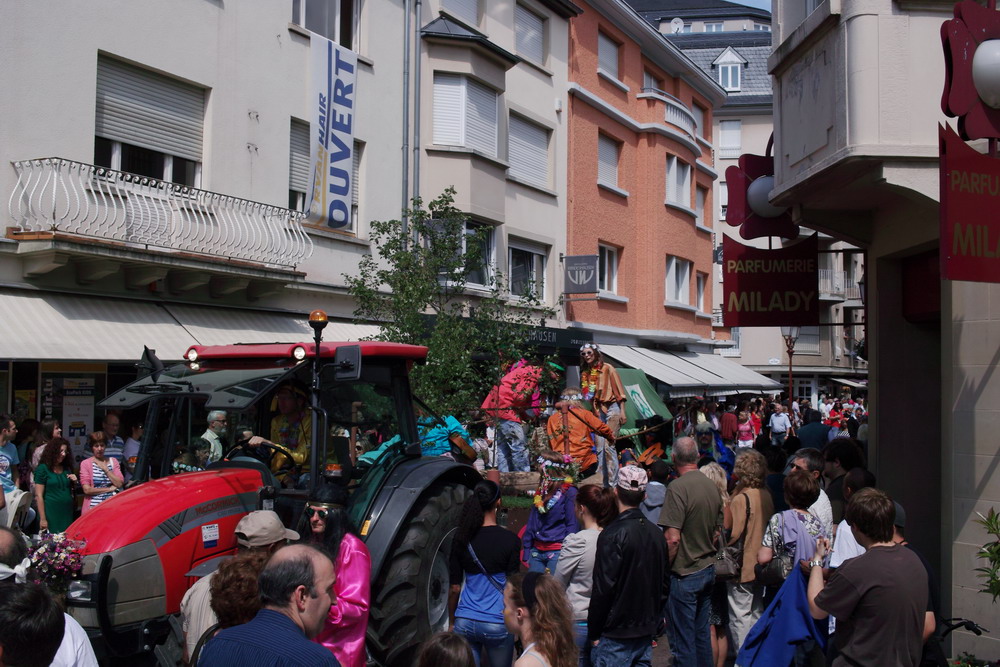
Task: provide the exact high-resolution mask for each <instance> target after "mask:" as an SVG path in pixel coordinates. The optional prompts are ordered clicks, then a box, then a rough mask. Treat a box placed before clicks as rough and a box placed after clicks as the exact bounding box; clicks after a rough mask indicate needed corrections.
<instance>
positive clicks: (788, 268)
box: [722, 234, 819, 327]
mask: <svg viewBox="0 0 1000 667" xmlns="http://www.w3.org/2000/svg"><path fill="white" fill-rule="evenodd" d="M722 256H723V263H722V298H723V302H722V322H723V324H724V325H725V326H727V327H776V326H814V325H817V324H819V271H818V270H817V268H818V264H819V237H818V236H816V235H815V234H813V235H812V236H811V237H810V238H808V239H806V240H804V241H800V242H799V243H796V244H795V245H793V246H790V247H787V248H779V249H777V250H767V249H766V248H751V247H749V246H745V245H743V244H742V243H740V242H739V241H736V240H735V239H731V238H729V237H728V236H726V237H725V238H724V239H723V249H722Z"/></svg>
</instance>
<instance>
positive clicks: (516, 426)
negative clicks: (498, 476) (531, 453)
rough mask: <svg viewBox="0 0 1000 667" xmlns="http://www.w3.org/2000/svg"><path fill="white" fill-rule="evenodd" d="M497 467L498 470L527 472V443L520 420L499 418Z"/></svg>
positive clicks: (528, 466) (529, 467)
mask: <svg viewBox="0 0 1000 667" xmlns="http://www.w3.org/2000/svg"><path fill="white" fill-rule="evenodd" d="M496 441H497V467H498V468H499V469H500V472H528V471H529V470H531V465H530V464H529V463H528V445H527V442H526V439H525V437H524V427H523V426H522V425H521V422H515V421H509V420H507V419H501V420H500V425H499V426H498V427H497V432H496Z"/></svg>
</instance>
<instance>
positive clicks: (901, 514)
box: [892, 500, 906, 528]
mask: <svg viewBox="0 0 1000 667" xmlns="http://www.w3.org/2000/svg"><path fill="white" fill-rule="evenodd" d="M892 504H893V505H895V506H896V520H895V521H893V522H892V525H894V526H899V527H900V528H906V510H904V509H903V506H902V505H900V504H899V503H897V502H896V501H895V500H893V501H892Z"/></svg>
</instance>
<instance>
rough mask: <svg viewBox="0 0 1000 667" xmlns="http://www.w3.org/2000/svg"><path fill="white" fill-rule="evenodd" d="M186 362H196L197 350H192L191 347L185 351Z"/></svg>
mask: <svg viewBox="0 0 1000 667" xmlns="http://www.w3.org/2000/svg"><path fill="white" fill-rule="evenodd" d="M187 360H188V361H198V350H196V349H194V348H193V347H192V348H191V349H190V350H188V351H187Z"/></svg>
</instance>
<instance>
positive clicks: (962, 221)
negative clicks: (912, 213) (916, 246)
mask: <svg viewBox="0 0 1000 667" xmlns="http://www.w3.org/2000/svg"><path fill="white" fill-rule="evenodd" d="M938 136H939V140H940V143H941V277H943V278H945V279H946V280H969V281H973V282H982V283H1000V219H998V217H997V216H996V215H995V211H996V210H997V207H998V206H1000V160H997V159H995V158H991V157H989V156H988V155H983V154H982V153H979V152H977V151H976V150H974V149H972V148H970V147H969V146H968V145H967V144H966V143H965V142H964V141H962V138H961V137H959V136H958V135H957V134H956V133H955V131H954V130H953V129H951V127H940V126H939V127H938ZM991 211H992V212H994V213H990V212H991Z"/></svg>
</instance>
